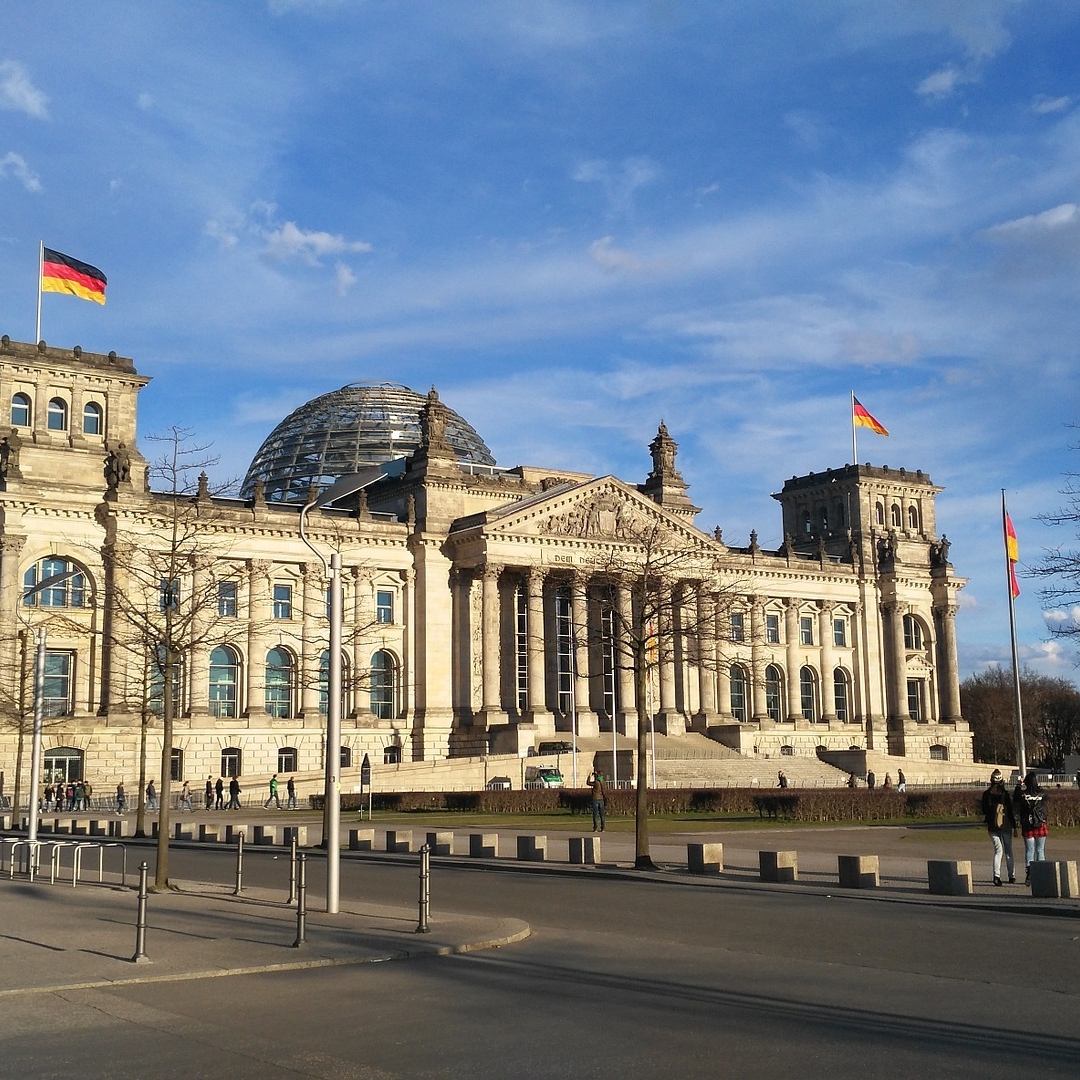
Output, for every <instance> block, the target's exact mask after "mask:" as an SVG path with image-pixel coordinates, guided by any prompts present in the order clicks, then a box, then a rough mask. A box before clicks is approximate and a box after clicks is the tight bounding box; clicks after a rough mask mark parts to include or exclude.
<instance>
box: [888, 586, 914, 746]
mask: <svg viewBox="0 0 1080 1080" xmlns="http://www.w3.org/2000/svg"><path fill="white" fill-rule="evenodd" d="M884 608H885V615H886V618H887V619H888V620H889V630H890V634H889V637H890V641H889V645H890V648H889V653H888V665H887V667H888V679H887V682H888V685H889V688H890V690H891V697H892V702H891V703H890V706H891V707H890V709H889V716H890V717H891V719H892V721H893V724H892V726H894V727H895V728H896V730H898V731H902V730H903V728H904V724H905V723H906V722H907V721H908V719H910V718H909V716H908V710H907V652H906V650H905V648H904V605H903V604H901V603H900V602H899V601H898V600H893V601H891V602H889V603H886V604H885V605H884Z"/></svg>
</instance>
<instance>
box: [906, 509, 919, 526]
mask: <svg viewBox="0 0 1080 1080" xmlns="http://www.w3.org/2000/svg"><path fill="white" fill-rule="evenodd" d="M907 523H908V528H909V529H912V530H914V531H918V528H919V508H918V507H917V506H909V507H908V512H907Z"/></svg>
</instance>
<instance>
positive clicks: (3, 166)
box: [0, 153, 41, 191]
mask: <svg viewBox="0 0 1080 1080" xmlns="http://www.w3.org/2000/svg"><path fill="white" fill-rule="evenodd" d="M8 172H10V173H11V174H12V175H13V176H14V177H15V179H16V180H18V181H19V182H20V183H21V184H22V186H23V187H24V188H26V190H27V191H40V190H41V181H40V180H39V179H38V178H37V176H36V175H35V173H34V172H33V170H32V169H31V168H30V166H29V165H27V164H26V160H25V158H23V157H22V156H21V155H20V154H15V153H8V154H5V155H4V156H3V157H0V179H2V178H3V177H5V176H6V175H7V174H8Z"/></svg>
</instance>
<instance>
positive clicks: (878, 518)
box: [874, 502, 919, 532]
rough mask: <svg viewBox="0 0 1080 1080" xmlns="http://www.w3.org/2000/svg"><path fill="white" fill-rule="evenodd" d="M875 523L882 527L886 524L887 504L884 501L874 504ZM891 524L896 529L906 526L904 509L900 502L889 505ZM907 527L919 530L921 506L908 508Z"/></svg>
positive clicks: (913, 530) (914, 530) (915, 530)
mask: <svg viewBox="0 0 1080 1080" xmlns="http://www.w3.org/2000/svg"><path fill="white" fill-rule="evenodd" d="M874 523H875V524H876V525H878V526H880V527H884V525H885V504H884V503H883V502H877V503H875V504H874ZM889 524H890V525H891V526H892V527H893V528H894V529H902V528H903V527H904V511H903V509H902V508H901V506H900V504H899V503H893V504H892V505H891V506H890V507H889ZM907 527H908V528H909V529H910V530H911V531H912V532H918V531H919V508H918V507H917V506H909V507H908V508H907Z"/></svg>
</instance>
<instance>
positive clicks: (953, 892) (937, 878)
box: [926, 859, 975, 896]
mask: <svg viewBox="0 0 1080 1080" xmlns="http://www.w3.org/2000/svg"><path fill="white" fill-rule="evenodd" d="M926 878H927V882H928V883H929V886H930V891H931V892H932V893H934V894H935V895H937V896H971V895H972V893H974V892H975V882H974V881H973V879H972V876H971V861H970V860H968V859H964V860H961V861H951V860H949V859H928V860H927V863H926Z"/></svg>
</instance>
